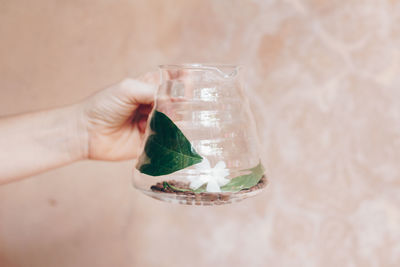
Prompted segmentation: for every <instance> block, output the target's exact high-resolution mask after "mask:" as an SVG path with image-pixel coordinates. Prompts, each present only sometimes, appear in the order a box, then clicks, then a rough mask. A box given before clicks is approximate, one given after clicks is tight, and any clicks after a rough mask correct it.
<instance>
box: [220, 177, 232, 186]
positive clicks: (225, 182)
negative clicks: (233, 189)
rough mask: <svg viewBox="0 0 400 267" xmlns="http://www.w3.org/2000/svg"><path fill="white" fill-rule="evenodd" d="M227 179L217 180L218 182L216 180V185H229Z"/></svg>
mask: <svg viewBox="0 0 400 267" xmlns="http://www.w3.org/2000/svg"><path fill="white" fill-rule="evenodd" d="M229 181H230V180H229V179H226V178H218V180H217V183H218V185H219V186H224V185H226V184H227V183H229Z"/></svg>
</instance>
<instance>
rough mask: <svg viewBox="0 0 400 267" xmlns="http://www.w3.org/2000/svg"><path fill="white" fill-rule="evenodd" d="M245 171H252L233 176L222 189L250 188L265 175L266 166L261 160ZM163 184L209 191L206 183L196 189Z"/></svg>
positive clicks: (237, 189) (223, 190)
mask: <svg viewBox="0 0 400 267" xmlns="http://www.w3.org/2000/svg"><path fill="white" fill-rule="evenodd" d="M244 171H249V172H250V173H249V174H245V175H241V176H237V177H235V178H233V179H232V180H231V181H230V182H229V183H227V184H226V185H224V186H222V187H221V191H222V192H238V191H240V190H244V189H249V188H251V187H253V186H255V185H257V184H258V183H259V182H260V180H261V178H262V177H263V175H264V167H263V165H262V164H261V162H260V163H258V165H257V166H255V167H254V168H251V169H247V170H244ZM163 186H164V188H167V187H169V188H171V189H173V190H175V191H180V192H186V191H191V192H193V193H204V192H207V190H206V185H203V186H201V187H199V188H198V189H196V190H193V189H183V188H178V187H176V186H173V185H170V184H169V183H168V182H164V183H163Z"/></svg>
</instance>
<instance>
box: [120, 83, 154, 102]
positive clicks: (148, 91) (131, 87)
mask: <svg viewBox="0 0 400 267" xmlns="http://www.w3.org/2000/svg"><path fill="white" fill-rule="evenodd" d="M120 88H121V89H122V90H123V91H124V92H125V93H126V94H127V95H128V97H129V99H131V101H132V102H133V103H134V104H137V105H140V104H145V105H149V104H153V102H154V96H155V92H156V90H157V85H156V84H151V83H146V82H142V81H139V80H134V79H125V80H123V81H122V82H121V83H120Z"/></svg>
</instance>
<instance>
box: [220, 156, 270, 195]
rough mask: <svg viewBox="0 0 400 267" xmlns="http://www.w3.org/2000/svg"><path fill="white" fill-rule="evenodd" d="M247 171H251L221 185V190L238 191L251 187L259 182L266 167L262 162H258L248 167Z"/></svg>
mask: <svg viewBox="0 0 400 267" xmlns="http://www.w3.org/2000/svg"><path fill="white" fill-rule="evenodd" d="M247 171H249V172H250V173H249V174H245V175H241V176H238V177H235V178H233V179H232V180H230V182H229V183H227V184H226V185H224V186H222V187H221V191H223V192H237V191H240V190H242V189H248V188H251V187H253V186H255V185H256V184H258V182H259V181H260V180H261V178H262V176H263V175H264V167H263V165H262V164H261V162H260V163H258V165H257V166H255V167H254V168H251V169H248V170H247Z"/></svg>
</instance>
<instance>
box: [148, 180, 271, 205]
mask: <svg viewBox="0 0 400 267" xmlns="http://www.w3.org/2000/svg"><path fill="white" fill-rule="evenodd" d="M166 182H168V183H169V184H170V185H171V186H174V187H177V188H181V189H189V183H185V182H179V181H175V180H170V181H166ZM267 184H268V181H267V178H266V177H265V175H264V176H263V177H262V178H261V179H260V181H259V182H258V184H256V185H255V186H253V187H250V188H248V189H243V190H240V191H238V192H221V193H207V192H204V193H194V192H192V191H185V192H182V191H177V190H174V189H172V188H171V187H167V188H164V186H163V182H159V183H157V184H155V185H152V186H151V187H150V188H151V190H152V191H153V192H154V193H167V194H171V195H175V197H176V199H177V200H179V201H180V202H181V204H187V205H221V204H227V203H231V200H234V199H237V200H240V199H241V196H242V195H243V196H244V195H251V194H252V192H253V193H255V191H258V190H260V189H262V188H264V187H265V186H266V185H267Z"/></svg>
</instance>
